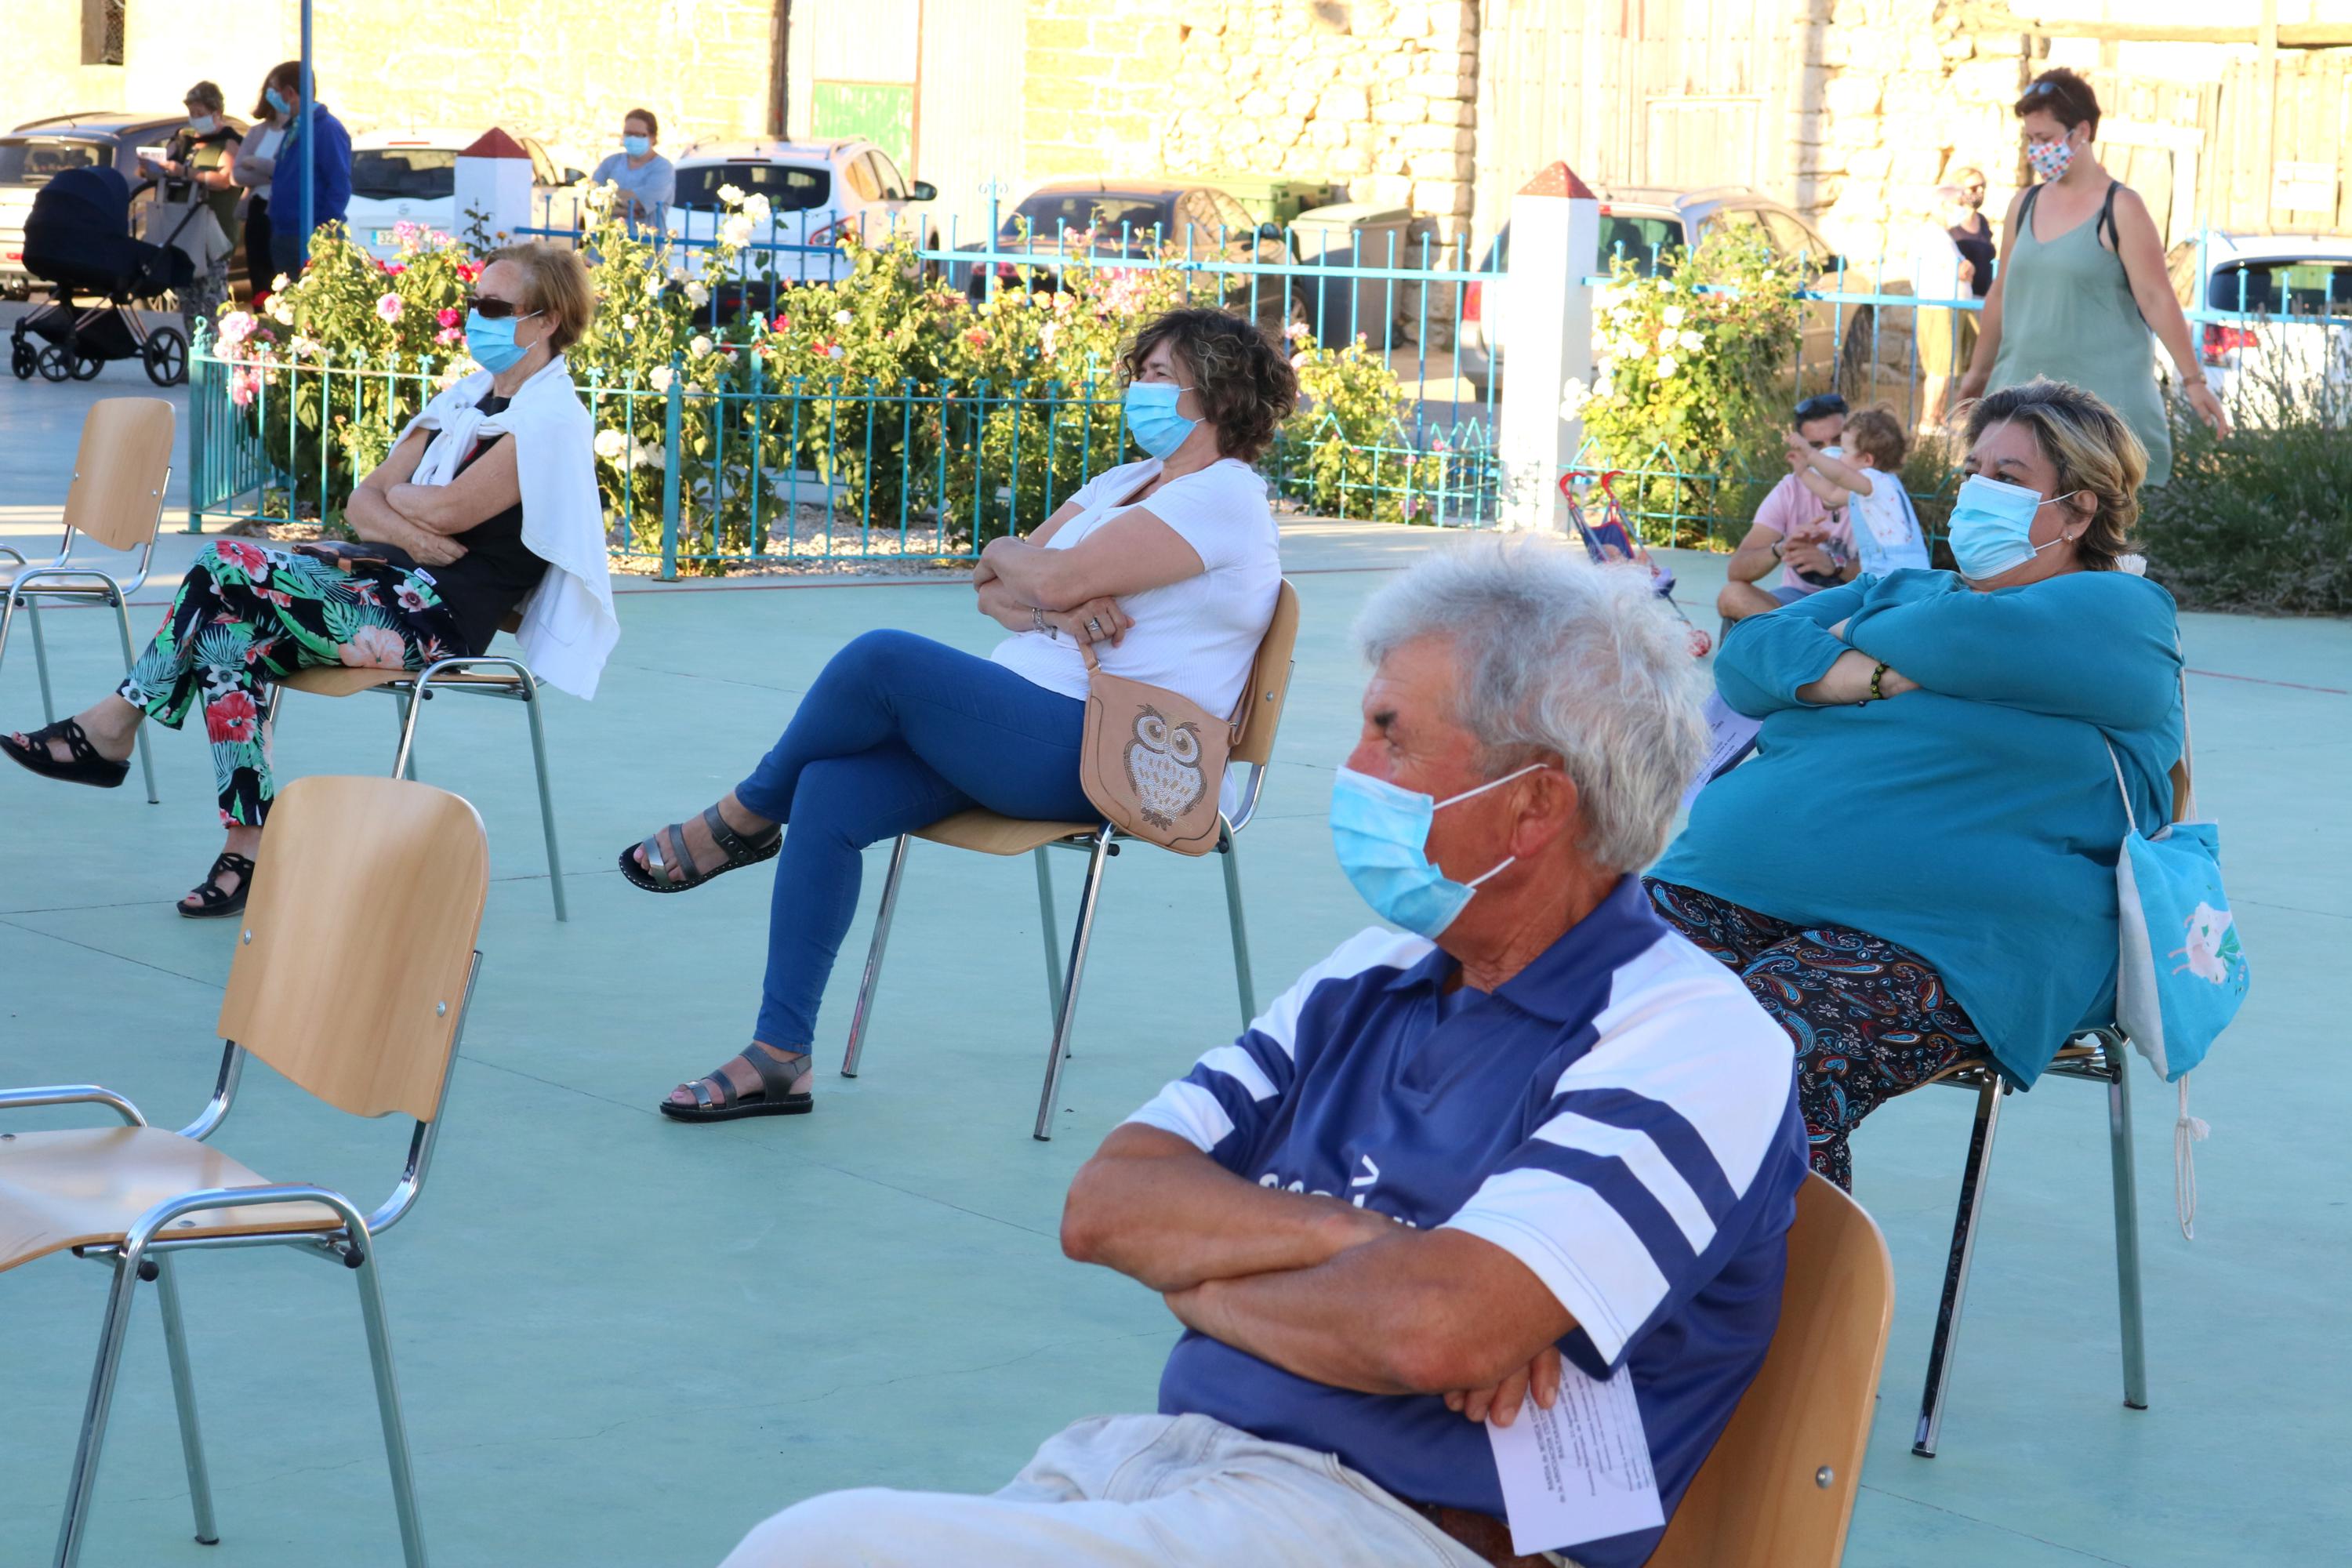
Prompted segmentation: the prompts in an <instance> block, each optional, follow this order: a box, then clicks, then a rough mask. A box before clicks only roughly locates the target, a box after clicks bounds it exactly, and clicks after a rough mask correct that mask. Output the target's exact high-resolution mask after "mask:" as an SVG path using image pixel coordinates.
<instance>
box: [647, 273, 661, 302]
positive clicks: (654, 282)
mask: <svg viewBox="0 0 2352 1568" xmlns="http://www.w3.org/2000/svg"><path fill="white" fill-rule="evenodd" d="M661 291H662V280H661V274H660V273H658V272H648V273H646V299H648V300H656V299H659V298H660V297H661Z"/></svg>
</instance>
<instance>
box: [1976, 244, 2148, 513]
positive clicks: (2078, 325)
mask: <svg viewBox="0 0 2352 1568" xmlns="http://www.w3.org/2000/svg"><path fill="white" fill-rule="evenodd" d="M2037 375H2046V376H2048V377H2049V378H2050V379H2051V380H2053V381H2067V382H2072V383H2074V384H2075V385H2076V386H2079V387H2081V388H2083V389H2084V391H2085V392H2095V393H2097V394H2098V395H2100V396H2101V397H2103V398H2105V399H2106V400H2107V402H2108V404H2109V405H2112V406H2113V407H2114V409H2115V411H2116V413H2117V414H2119V415H2121V416H2123V421H2124V423H2125V424H2126V425H2128V426H2131V429H2132V434H2133V435H2135V436H2137V437H2139V439H2140V445H2142V446H2144V447H2147V483H2149V484H2151V485H2160V484H2163V483H2164V482H2166V481H2167V480H2168V479H2171V477H2172V437H2171V434H2170V433H2169V431H2168V430H2167V428H2166V426H2165V422H2164V399H2163V396H2162V395H2161V394H2159V393H2158V390H2157V385H2156V337H2155V334H2154V333H2152V332H2150V331H2148V330H2147V322H2145V321H2141V320H2140V318H2139V307H2138V306H2137V304H2135V303H2134V302H2133V300H2132V292H2131V284H2130V283H2129V282H2128V281H2127V280H2126V278H2125V274H2124V263H2123V258H2121V257H2119V256H2117V255H2116V253H2115V252H2114V251H2112V250H2109V249H2108V248H2107V247H2105V246H2104V245H2101V244H2100V243H2099V219H2098V216H2097V215H2096V214H2094V215H2092V216H2090V217H2087V218H2084V220H2083V221H2082V222H2081V223H2078V224H2076V225H2075V226H2074V227H2072V228H2070V229H2068V230H2067V231H2066V232H2065V233H2063V234H2062V235H2060V236H2058V237H2056V238H2054V239H2051V240H2047V241H2044V240H2039V239H2036V238H2034V237H2033V208H2032V204H2031V203H2029V204H2027V206H2026V209H2025V211H2024V212H2023V213H2021V214H2020V215H2019V221H2018V226H2017V234H2016V236H2015V237H2014V240H2013V242H2012V243H2011V247H2010V252H2009V268H2008V270H2007V271H2005V272H2004V273H2003V274H2002V275H2001V285H2000V353H1999V354H1998V355H1996V356H1995V357H1994V359H1993V363H1992V378H1991V380H1990V381H1989V382H1987V383H1986V384H1985V390H1986V391H1988V392H1999V391H2000V389H2001V388H2003V387H2005V386H2016V385H2019V384H2022V383H2024V382H2029V381H2032V379H2033V378H2034V377H2035V376H2037Z"/></svg>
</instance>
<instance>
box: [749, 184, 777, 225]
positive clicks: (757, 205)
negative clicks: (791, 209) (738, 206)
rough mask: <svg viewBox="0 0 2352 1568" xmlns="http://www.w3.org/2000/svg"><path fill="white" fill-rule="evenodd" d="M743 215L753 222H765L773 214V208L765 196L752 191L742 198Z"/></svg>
mask: <svg viewBox="0 0 2352 1568" xmlns="http://www.w3.org/2000/svg"><path fill="white" fill-rule="evenodd" d="M743 216H745V217H748V218H750V219H751V221H752V222H753V223H766V222H767V221H768V220H769V219H771V218H772V217H773V216H775V209H774V208H773V207H772V206H770V205H768V198H767V197H765V196H763V195H760V194H759V193H758V192H757V191H754V192H752V193H751V195H748V196H745V197H744V198H743Z"/></svg>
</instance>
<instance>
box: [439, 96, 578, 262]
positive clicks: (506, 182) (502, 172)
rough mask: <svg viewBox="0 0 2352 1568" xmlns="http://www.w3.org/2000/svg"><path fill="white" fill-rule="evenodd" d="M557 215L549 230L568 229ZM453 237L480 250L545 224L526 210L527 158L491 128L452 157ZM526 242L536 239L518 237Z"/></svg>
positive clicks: (535, 213)
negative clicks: (454, 177) (454, 181)
mask: <svg viewBox="0 0 2352 1568" xmlns="http://www.w3.org/2000/svg"><path fill="white" fill-rule="evenodd" d="M569 216H570V215H569V214H568V213H564V214H558V215H557V216H556V219H555V221H554V224H553V226H556V227H562V226H566V225H567V224H568V220H569ZM454 222H455V225H456V227H457V237H458V238H459V239H462V240H465V241H466V242H467V243H468V244H472V245H480V246H482V247H484V248H488V247H491V246H499V245H504V244H506V243H507V242H508V240H509V239H510V238H514V237H517V231H518V230H520V229H523V228H526V227H538V226H541V225H543V224H546V223H547V222H548V220H547V219H545V218H543V217H542V216H541V215H540V213H539V212H538V210H537V209H536V208H534V207H533V206H532V205H531V187H530V153H526V152H524V151H523V149H522V144H521V143H520V142H517V141H516V140H515V139H514V138H513V137H511V136H509V135H508V134H507V133H506V132H503V131H500V130H499V129H498V128H497V127H495V126H493V127H492V128H491V129H489V130H488V131H485V132H482V135H481V138H480V139H479V140H478V141H477V142H475V143H474V144H473V145H472V146H470V147H468V148H467V149H466V150H465V151H464V152H462V153H458V154H457V216H456V218H455V220H454ZM520 237H521V238H525V239H531V238H540V237H541V236H535V235H522V236H520Z"/></svg>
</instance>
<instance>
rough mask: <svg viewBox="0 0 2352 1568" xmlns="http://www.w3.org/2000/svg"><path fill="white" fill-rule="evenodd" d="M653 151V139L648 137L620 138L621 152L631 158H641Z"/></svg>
mask: <svg viewBox="0 0 2352 1568" xmlns="http://www.w3.org/2000/svg"><path fill="white" fill-rule="evenodd" d="M653 150H654V139H653V138H652V137H650V136H624V137H622V138H621V151H622V152H624V153H627V154H628V155H629V156H630V157H632V158H642V157H644V156H645V155H646V153H650V152H652V151H653Z"/></svg>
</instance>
